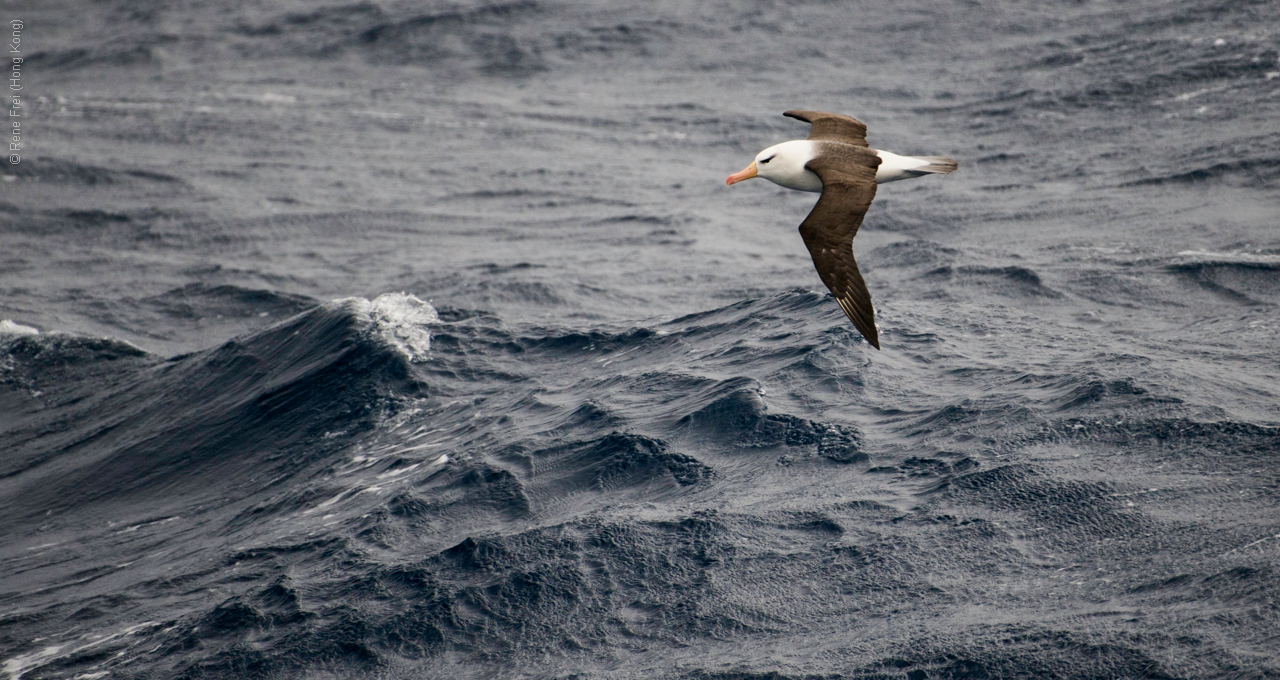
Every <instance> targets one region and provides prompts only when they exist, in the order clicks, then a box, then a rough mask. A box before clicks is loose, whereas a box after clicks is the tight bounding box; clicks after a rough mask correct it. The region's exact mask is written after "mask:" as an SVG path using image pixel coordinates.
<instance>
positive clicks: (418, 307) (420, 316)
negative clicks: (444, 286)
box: [358, 293, 440, 361]
mask: <svg viewBox="0 0 1280 680" xmlns="http://www.w3.org/2000/svg"><path fill="white" fill-rule="evenodd" d="M358 304H359V305H360V308H361V310H360V311H361V312H363V313H365V314H368V315H369V318H370V320H371V322H372V330H373V332H375V333H377V334H378V335H379V336H380V337H381V338H382V339H383V340H385V341H386V342H388V343H390V344H391V345H392V346H393V347H395V348H396V349H398V350H400V352H401V353H402V354H404V355H405V357H407V358H408V359H409V361H421V360H423V359H425V358H426V355H427V352H428V351H429V350H430V349H431V332H430V331H429V330H428V328H427V327H428V326H429V325H430V324H433V323H438V322H439V321H440V316H439V315H438V314H436V308H435V307H432V306H431V305H430V304H429V303H427V302H423V301H422V300H419V299H418V298H417V297H415V296H413V295H410V294H408V293H386V294H383V295H379V296H378V297H377V298H375V299H374V300H373V301H372V302H370V301H368V300H359V301H358Z"/></svg>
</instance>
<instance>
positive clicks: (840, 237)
mask: <svg viewBox="0 0 1280 680" xmlns="http://www.w3.org/2000/svg"><path fill="white" fill-rule="evenodd" d="M851 120H852V119H851ZM814 128H815V129H816V128H817V126H816V125H815V126H814ZM879 165H880V157H879V156H877V155H876V154H875V152H873V151H871V150H869V149H866V148H863V147H857V146H851V145H849V144H839V145H836V144H831V145H824V149H823V153H821V154H819V155H818V157H817V158H814V159H813V160H811V161H809V162H808V163H807V164H806V165H805V167H806V168H808V169H809V170H810V171H811V172H813V173H814V174H815V175H817V176H818V178H819V179H821V180H822V196H820V197H819V198H818V203H817V204H816V205H814V206H813V210H812V211H810V212H809V216H808V217H806V218H805V219H804V222H801V223H800V236H801V237H803V238H804V244H805V245H806V246H808V247H809V254H810V255H812V256H813V266H814V267H815V268H816V269H817V270H818V276H819V277H821V278H822V282H823V283H825V284H827V288H829V289H830V290H831V294H832V295H834V296H835V298H836V302H838V303H840V308H841V309H843V310H844V313H845V315H847V316H848V317H849V320H850V321H852V322H853V325H854V326H855V327H857V329H858V330H859V331H860V332H861V333H862V337H864V338H866V339H867V342H869V343H871V346H872V347H875V348H876V349H880V334H879V332H878V331H877V330H876V319H875V315H876V313H875V309H874V308H873V307H872V306H871V293H870V292H869V291H868V290H867V284H866V282H865V281H863V280H862V273H861V272H859V271H858V263H857V261H855V260H854V259H853V237H854V235H855V234H857V233H858V227H859V226H861V225H862V218H863V217H864V216H865V215H866V214H867V209H868V208H870V207H871V201H872V199H874V198H875V197H876V168H877V167H879Z"/></svg>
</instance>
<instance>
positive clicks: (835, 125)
mask: <svg viewBox="0 0 1280 680" xmlns="http://www.w3.org/2000/svg"><path fill="white" fill-rule="evenodd" d="M782 115H784V116H788V117H790V118H795V119H796V120H803V121H804V122H806V123H808V124H809V125H810V126H811V127H810V128H809V139H812V140H830V141H833V142H844V143H845V144H853V145H854V146H863V147H865V146H867V126H866V125H865V124H863V122H862V121H860V120H858V119H857V118H851V117H849V116H842V115H840V114H838V113H824V112H822V111H787V112H784V113H783V114H782Z"/></svg>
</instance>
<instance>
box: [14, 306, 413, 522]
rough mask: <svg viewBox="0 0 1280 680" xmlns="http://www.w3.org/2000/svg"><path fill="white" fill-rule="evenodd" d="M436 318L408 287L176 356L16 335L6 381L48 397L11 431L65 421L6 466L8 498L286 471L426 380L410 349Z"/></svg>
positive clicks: (79, 495)
mask: <svg viewBox="0 0 1280 680" xmlns="http://www.w3.org/2000/svg"><path fill="white" fill-rule="evenodd" d="M432 319H434V310H432V309H431V308H430V307H429V306H428V305H426V304H425V303H422V302H420V301H417V300H416V298H412V297H411V296H405V295H391V296H382V297H380V298H378V299H376V300H374V301H368V300H363V299H349V300H341V301H336V302H332V303H328V304H325V305H322V306H320V307H317V308H315V309H312V310H311V311H308V312H304V313H302V314H300V315H298V316H295V317H293V318H291V319H288V320H286V321H283V322H280V323H278V324H276V325H274V326H271V327H269V328H267V329H264V330H261V331H258V332H255V333H251V334H249V335H246V336H242V337H240V338H237V339H235V340H232V341H230V342H227V343H225V344H223V345H221V346H219V347H216V348H214V349H210V350H207V351H203V352H197V353H194V354H188V355H183V356H179V357H175V358H173V359H170V360H168V361H162V360H160V359H158V358H156V357H154V356H152V355H149V354H147V353H146V352H144V351H142V350H140V349H138V348H136V347H134V346H132V345H129V344H127V343H122V342H118V341H111V340H94V339H84V338H74V337H66V336H61V335H57V334H41V335H33V336H24V337H19V338H17V339H15V340H11V341H10V342H9V344H8V346H7V347H6V348H5V349H6V352H7V354H6V356H7V362H8V370H7V371H6V383H7V384H9V385H11V386H13V387H18V388H20V390H21V392H23V393H25V394H27V395H29V396H28V398H29V399H32V400H37V401H38V402H39V404H40V406H41V408H32V409H29V410H28V412H27V414H26V415H25V417H20V418H18V419H16V421H14V422H10V423H8V426H9V427H8V434H7V436H8V437H9V438H11V441H24V440H29V438H30V437H32V436H34V434H35V433H37V432H43V431H44V430H45V429H46V428H48V427H49V424H50V423H57V425H56V427H57V428H58V429H59V430H61V431H62V435H61V437H60V438H58V440H57V441H58V443H54V441H55V440H54V439H52V438H50V437H48V436H47V434H48V433H47V432H45V434H44V435H43V436H42V437H41V439H40V440H39V441H40V442H42V443H36V442H35V441H32V444H31V445H30V446H33V447H34V448H33V449H31V450H28V451H26V452H25V455H23V456H14V457H13V458H10V466H9V470H8V474H9V475H22V476H21V477H20V479H22V480H25V481H24V482H23V484H22V486H23V489H24V490H23V491H21V492H19V493H17V494H14V495H13V496H12V497H11V498H9V499H8V501H9V502H8V503H6V505H7V506H8V507H9V508H10V510H11V511H14V512H19V511H20V512H21V513H23V514H26V513H30V512H36V511H43V510H56V509H58V508H63V507H66V505H65V504H72V505H84V504H87V503H91V502H95V501H101V500H103V499H106V498H112V497H119V496H121V495H131V494H132V495H131V497H132V498H135V499H138V500H139V502H142V501H141V499H142V498H143V497H152V498H155V497H157V496H161V497H162V496H164V495H165V494H168V493H172V492H173V490H175V489H179V490H182V489H186V490H191V491H192V492H197V490H199V491H198V493H208V492H210V491H211V490H213V489H217V488H225V487H226V485H228V484H233V483H236V480H238V479H241V478H243V476H253V475H256V474H259V472H260V471H261V470H262V468H263V466H264V465H265V466H267V467H269V468H278V469H280V470H281V471H282V472H281V473H282V474H288V472H289V471H291V470H297V469H301V468H304V467H306V466H307V465H310V464H312V463H314V462H316V461H317V460H323V459H324V458H325V457H326V456H327V455H330V454H332V453H334V452H336V451H340V450H345V449H347V448H349V447H350V446H351V443H352V442H351V441H349V440H338V441H335V440H332V439H329V438H326V433H329V432H334V431H340V432H347V433H350V434H351V435H355V434H358V433H360V432H364V431H369V430H371V429H373V428H374V427H375V426H376V425H377V424H378V423H379V422H381V420H382V419H383V418H385V417H387V415H388V414H389V413H394V412H395V411H396V410H398V409H399V408H401V407H402V406H403V405H404V404H405V403H406V402H405V400H406V399H413V398H416V397H420V396H421V395H423V394H425V391H426V387H427V386H426V383H425V382H424V381H423V379H422V378H421V377H419V376H418V375H417V374H416V373H415V371H414V369H413V364H412V363H411V362H412V361H413V360H414V359H416V358H419V357H420V356H421V354H422V353H424V352H425V351H426V350H427V347H428V344H429V331H428V330H426V329H425V328H424V327H423V324H424V323H429V322H430V321H431V320H432ZM37 393H38V394H37ZM11 398H13V397H11ZM50 503H53V505H50ZM19 509H20V510H19Z"/></svg>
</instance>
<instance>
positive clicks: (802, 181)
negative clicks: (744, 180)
mask: <svg viewBox="0 0 1280 680" xmlns="http://www.w3.org/2000/svg"><path fill="white" fill-rule="evenodd" d="M872 151H874V152H875V153H876V155H877V156H879V157H880V167H879V168H877V169H876V184H884V183H885V182H896V181H898V180H900V179H911V178H912V177H920V176H922V175H929V174H938V173H947V172H951V170H954V169H955V161H951V160H950V159H940V158H938V157H935V156H924V157H921V156H899V155H898V154H896V153H892V152H889V151H881V150H879V149H872ZM818 153H819V144H818V142H813V141H810V140H807V139H795V140H792V141H790V142H783V143H781V144H775V145H773V146H771V147H769V148H767V149H765V150H764V151H761V152H760V153H758V154H756V176H757V177H763V178H765V179H767V180H769V181H770V182H773V183H774V184H778V185H781V186H784V187H786V188H788V189H795V190H796V191H812V192H815V193H818V192H821V191H822V180H820V179H818V176H817V175H815V174H813V172H811V171H809V170H807V169H805V167H804V166H805V163H808V162H809V161H811V160H813V159H814V158H815V157H817V155H818ZM942 160H946V161H949V162H950V167H947V164H945V163H941V161H942Z"/></svg>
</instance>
